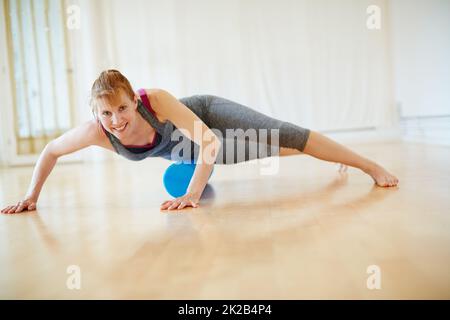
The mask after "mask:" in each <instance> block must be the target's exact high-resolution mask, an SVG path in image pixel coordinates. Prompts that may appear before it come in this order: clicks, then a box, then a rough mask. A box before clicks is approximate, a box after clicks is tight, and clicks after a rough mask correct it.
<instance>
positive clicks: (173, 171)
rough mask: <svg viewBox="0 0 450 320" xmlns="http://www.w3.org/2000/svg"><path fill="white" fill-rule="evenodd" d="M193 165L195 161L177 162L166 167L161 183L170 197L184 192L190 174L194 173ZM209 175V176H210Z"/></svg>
mask: <svg viewBox="0 0 450 320" xmlns="http://www.w3.org/2000/svg"><path fill="white" fill-rule="evenodd" d="M195 166H196V164H195V163H183V162H177V163H173V164H171V165H170V166H169V167H168V168H167V169H166V171H165V172H164V176H163V184H164V188H166V191H167V192H168V193H169V194H170V195H171V196H172V197H175V198H177V197H181V196H182V195H184V194H185V193H186V191H187V188H188V186H189V183H190V182H191V179H192V176H193V175H194V171H195ZM213 171H214V169H213ZM211 175H212V172H211ZM211 175H210V176H209V177H210V178H211Z"/></svg>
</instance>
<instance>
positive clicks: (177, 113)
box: [2, 70, 398, 213]
mask: <svg viewBox="0 0 450 320" xmlns="http://www.w3.org/2000/svg"><path fill="white" fill-rule="evenodd" d="M91 107H92V111H93V113H94V115H95V119H94V120H91V121H88V122H86V123H84V124H82V125H80V126H78V127H76V128H74V129H72V130H70V131H68V132H66V133H65V134H63V135H61V136H60V137H58V138H57V139H55V140H53V141H51V142H50V143H48V144H47V146H46V147H45V148H44V150H43V151H42V153H41V155H40V157H39V159H38V162H37V164H36V166H35V169H34V172H33V176H32V180H31V184H30V187H29V190H28V192H27V194H26V196H25V198H24V200H22V201H20V202H18V203H17V204H15V205H12V206H8V207H6V208H4V209H3V210H2V213H18V212H21V211H24V210H35V209H36V203H37V201H38V197H39V193H40V191H41V188H42V186H43V184H44V182H45V180H46V178H47V177H48V175H49V174H50V172H51V171H52V169H53V167H54V166H55V164H56V161H57V159H58V158H59V157H61V156H63V155H66V154H69V153H72V152H75V151H77V150H80V149H83V148H86V147H88V146H91V145H96V146H100V147H103V148H106V149H109V150H111V151H114V152H117V153H119V154H120V155H122V156H125V157H126V158H128V159H130V160H142V159H144V158H147V157H164V158H166V159H172V160H174V155H179V156H181V159H182V160H186V159H187V160H189V161H194V162H196V163H197V166H196V169H195V172H194V175H193V177H192V179H191V183H190V185H189V187H188V190H187V192H186V194H185V195H183V196H181V197H179V198H176V199H172V200H168V201H165V202H164V203H163V204H162V205H161V209H163V210H165V209H169V210H172V209H183V208H184V207H198V203H199V200H200V197H201V194H202V192H203V189H204V188H205V186H206V184H207V182H208V178H209V176H210V173H211V171H212V169H213V166H214V164H232V163H237V162H240V161H247V160H251V159H254V158H263V157H267V156H271V155H273V154H274V153H275V154H276V155H280V156H286V155H293V154H303V153H304V154H309V155H311V156H313V157H316V158H318V159H322V160H326V161H332V162H337V163H340V164H341V165H344V166H346V165H349V166H352V167H355V168H358V169H361V170H362V171H364V172H365V173H367V174H369V175H370V176H371V177H372V178H373V179H374V181H375V183H376V184H377V185H379V186H381V187H390V186H396V185H397V184H398V179H397V178H396V177H395V176H393V175H392V174H390V173H389V172H387V171H386V170H385V169H384V168H383V167H381V166H380V165H378V164H376V163H375V162H373V161H371V160H369V159H366V158H364V157H362V156H360V155H358V154H356V153H355V152H353V151H351V150H349V149H347V148H345V147H344V146H342V145H340V144H338V143H336V142H334V141H332V140H330V139H328V138H327V137H325V136H323V135H321V134H319V133H318V132H314V131H311V130H309V129H304V128H301V127H298V126H296V125H294V124H292V123H289V122H284V121H280V120H277V119H274V118H270V117H268V116H266V115H264V114H262V113H259V112H257V111H255V110H252V109H250V108H248V107H246V106H243V105H240V104H238V103H235V102H233V101H230V100H227V99H223V98H220V97H216V96H212V95H196V96H192V97H187V98H182V99H180V100H177V99H176V98H175V97H173V96H172V95H171V94H170V93H168V92H167V91H164V90H161V89H145V90H144V89H140V90H138V94H136V93H134V91H133V89H132V88H131V85H130V83H129V81H128V80H127V79H126V78H125V77H124V76H123V75H122V74H121V73H120V72H119V71H117V70H106V71H103V72H102V73H101V74H100V76H99V77H98V79H97V80H95V82H94V84H93V86H92V90H91ZM230 129H232V130H231V131H233V130H237V131H239V130H240V132H241V133H242V132H243V131H244V130H245V131H246V132H247V131H248V130H253V131H254V133H255V137H256V140H254V139H253V140H252V139H249V140H248V141H247V140H246V139H245V137H244V139H239V137H236V135H234V136H232V137H231V140H232V141H233V143H234V144H235V145H236V144H239V143H241V145H242V146H243V149H239V147H237V148H238V150H241V151H242V152H241V153H240V152H237V154H235V152H234V149H235V147H236V146H235V145H232V146H231V148H232V149H230V147H229V148H228V152H227V150H226V146H227V145H229V144H228V142H229V140H228V139H229V134H228V133H229V131H230ZM176 130H179V131H180V132H181V133H180V134H179V135H178V137H182V138H186V137H187V138H188V139H182V141H181V142H180V141H178V140H177V139H174V138H173V137H174V136H175V135H174V133H178V132H177V131H176ZM269 132H270V134H268V133H269ZM234 133H235V132H234ZM272 134H274V136H272ZM263 137H265V138H267V137H268V138H269V141H267V139H265V140H264V141H263V142H264V143H262V144H261V143H260V142H261V140H262V138H263ZM236 138H237V139H236ZM250 140H251V141H250ZM272 140H274V141H272ZM186 141H187V142H188V143H187V144H186V143H185V142H186ZM224 141H227V143H223V142H224ZM255 141H256V142H257V145H258V146H259V149H258V153H257V154H255V153H254V152H252V150H254V149H252V148H251V146H252V145H251V143H252V142H255ZM180 145H181V146H182V148H179V147H180ZM261 146H262V147H261ZM274 146H275V152H274V151H273V150H274V148H273V147H274ZM186 147H190V148H186ZM174 150H177V151H180V150H181V151H182V152H181V153H180V152H178V153H174ZM261 151H262V152H261ZM230 155H231V156H230ZM178 160H179V159H178Z"/></svg>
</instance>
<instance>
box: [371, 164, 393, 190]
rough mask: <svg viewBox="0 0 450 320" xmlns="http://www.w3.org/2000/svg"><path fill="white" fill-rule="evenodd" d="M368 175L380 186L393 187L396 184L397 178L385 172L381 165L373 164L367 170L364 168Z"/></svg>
mask: <svg viewBox="0 0 450 320" xmlns="http://www.w3.org/2000/svg"><path fill="white" fill-rule="evenodd" d="M364 172H366V173H367V174H368V175H370V176H371V177H372V178H373V180H374V181H375V183H376V184H377V185H378V186H380V187H395V186H396V185H397V184H398V179H397V177H396V176H394V175H393V174H390V173H389V172H387V170H386V169H384V168H383V167H382V166H379V165H377V164H375V165H374V166H372V167H371V168H370V169H368V170H364Z"/></svg>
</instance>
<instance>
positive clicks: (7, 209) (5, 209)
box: [2, 206, 13, 213]
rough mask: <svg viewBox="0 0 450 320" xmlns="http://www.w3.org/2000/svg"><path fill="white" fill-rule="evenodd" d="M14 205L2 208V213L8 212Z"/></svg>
mask: <svg viewBox="0 0 450 320" xmlns="http://www.w3.org/2000/svg"><path fill="white" fill-rule="evenodd" d="M12 207H13V206H7V207H5V208H3V209H2V213H8V211H9V209H11V208H12Z"/></svg>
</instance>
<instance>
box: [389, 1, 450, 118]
mask: <svg viewBox="0 0 450 320" xmlns="http://www.w3.org/2000/svg"><path fill="white" fill-rule="evenodd" d="M389 4H390V7H389V9H390V10H389V12H390V24H391V45H392V52H393V66H394V79H395V80H394V85H395V99H396V101H397V103H398V104H400V105H401V111H402V115H403V116H405V117H414V116H427V115H450V1H449V0H390V2H389Z"/></svg>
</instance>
